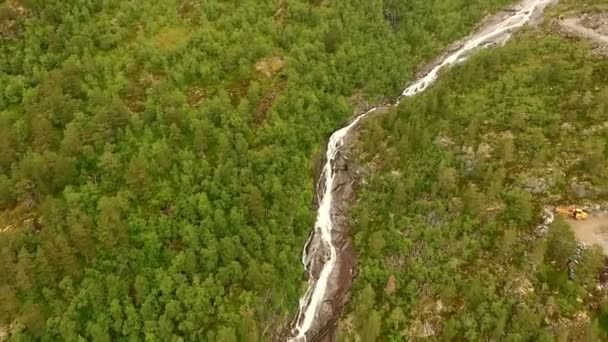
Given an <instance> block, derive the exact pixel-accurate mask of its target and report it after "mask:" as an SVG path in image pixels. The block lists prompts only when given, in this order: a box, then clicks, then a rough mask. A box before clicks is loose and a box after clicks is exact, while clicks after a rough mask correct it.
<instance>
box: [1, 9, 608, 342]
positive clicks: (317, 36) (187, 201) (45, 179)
mask: <svg viewBox="0 0 608 342" xmlns="http://www.w3.org/2000/svg"><path fill="white" fill-rule="evenodd" d="M511 3H513V1H512V0H272V1H254V0H238V1H236V0H157V1H136V0H4V1H3V0H0V85H2V86H0V331H6V332H7V336H6V337H7V339H8V340H11V341H100V342H101V341H209V342H215V341H217V342H230V341H268V340H273V339H274V338H275V337H276V336H277V334H279V332H280V331H282V330H283V329H285V327H286V326H287V325H288V324H289V322H290V321H291V320H292V318H293V316H294V314H295V311H296V310H297V305H298V298H299V297H300V296H301V295H302V293H303V292H304V290H305V288H306V278H305V274H304V270H303V267H302V264H301V262H300V258H301V252H302V248H303V246H304V244H305V242H306V240H307V238H308V235H309V234H310V231H311V229H312V227H313V225H314V219H315V208H314V197H315V196H314V192H315V177H316V176H317V173H318V170H317V169H318V165H319V164H320V163H321V162H322V158H323V154H324V151H323V149H324V147H325V144H326V140H327V138H328V136H329V135H330V134H331V132H332V131H334V130H335V129H337V128H339V127H342V126H343V125H344V124H345V123H346V122H348V120H349V119H350V118H351V117H352V116H353V114H354V113H357V112H359V111H360V110H361V109H363V108H366V107H368V106H370V105H372V104H375V103H380V102H385V101H388V100H392V99H394V98H395V97H396V96H397V95H398V94H399V93H400V92H401V91H402V90H403V88H404V87H405V86H406V85H407V84H408V82H410V81H411V80H412V79H413V78H414V75H415V73H416V72H417V71H418V70H419V69H420V68H421V67H422V66H423V65H425V64H426V63H427V62H428V61H429V60H431V59H433V58H434V57H436V56H437V55H439V54H440V53H441V52H442V51H443V50H444V49H445V48H446V47H447V46H448V45H450V43H452V42H454V41H457V40H458V39H460V38H462V37H464V36H465V35H467V34H468V33H469V32H470V31H471V30H473V29H474V28H475V27H476V25H477V23H479V22H480V21H481V20H482V19H483V18H484V17H485V16H487V15H488V14H490V13H494V12H496V11H498V10H499V9H501V8H504V7H505V6H507V5H509V4H511ZM587 3H588V4H590V5H591V4H593V5H598V4H604V3H605V0H594V1H587ZM576 8H579V1H574V0H564V1H562V3H561V4H560V5H559V6H558V7H557V8H555V9H553V12H552V14H551V15H557V13H559V12H560V11H573V10H575V9H576ZM589 51H590V45H589V44H588V43H584V42H574V41H572V40H568V39H565V38H563V37H560V36H557V35H555V34H551V33H548V32H547V29H546V28H543V29H540V30H533V29H529V30H527V31H526V32H524V33H522V34H520V35H517V37H516V39H515V40H514V41H512V42H510V43H509V44H508V45H507V46H506V47H500V48H496V49H495V50H494V49H493V50H487V51H484V52H482V53H479V54H478V55H477V56H475V57H474V58H472V59H471V60H470V61H469V62H467V63H465V64H462V65H459V66H457V67H455V68H453V69H452V70H450V71H448V72H445V73H444V74H442V76H441V79H440V81H439V82H438V83H437V84H436V85H435V86H433V87H432V88H430V89H429V91H428V93H425V94H422V95H420V96H417V97H415V98H412V99H408V100H406V101H403V103H402V104H401V106H400V107H399V108H397V109H395V110H393V111H391V112H390V113H388V114H387V115H385V116H382V117H380V116H378V117H374V118H370V120H367V121H366V122H365V125H363V126H362V132H361V134H360V136H359V140H358V144H357V147H356V151H357V153H359V156H358V157H357V163H359V164H360V165H364V166H367V167H368V168H369V170H370V172H369V177H368V179H367V180H366V181H367V182H366V184H365V185H362V186H361V188H360V192H359V194H358V200H357V202H356V203H355V204H353V206H352V208H351V209H350V214H351V217H352V231H353V236H354V241H355V246H356V249H357V253H358V254H359V257H358V259H359V270H358V277H357V278H356V279H355V281H354V286H353V291H352V300H351V302H350V303H349V304H348V306H347V308H346V311H345V314H344V317H343V318H342V319H341V320H340V322H339V327H340V328H339V331H338V335H339V339H340V340H341V341H363V342H368V341H404V340H411V339H416V338H417V336H419V332H420V331H421V330H425V329H423V328H424V327H425V326H427V325H430V326H432V328H433V330H434V332H435V335H432V336H429V337H427V338H429V339H431V340H446V341H449V340H455V341H462V340H468V341H480V340H505V341H537V340H540V341H553V340H560V341H567V340H572V339H584V340H586V341H595V340H606V339H608V331H606V329H602V328H601V327H606V326H608V304H607V303H606V299H605V298H602V297H601V296H599V295H598V294H597V293H595V292H593V286H592V284H594V279H595V277H596V274H597V271H598V270H599V268H600V267H601V266H602V263H603V259H602V256H601V253H600V252H599V251H598V250H596V249H588V250H585V251H584V252H583V253H582V256H581V262H580V264H579V265H578V266H577V268H576V272H575V277H570V274H569V268H568V267H569V266H568V261H569V260H570V258H572V256H573V255H574V254H576V253H577V251H576V243H575V241H574V238H573V236H572V233H571V232H570V231H569V229H568V227H567V226H566V225H565V224H564V223H563V222H562V221H560V220H557V221H556V222H555V223H554V224H553V225H552V227H551V229H550V231H549V232H548V233H547V235H546V236H544V237H543V238H542V239H535V238H534V237H533V229H534V227H535V225H536V223H537V221H538V213H539V212H540V208H541V206H542V204H543V203H546V202H547V201H552V200H554V197H555V195H556V194H560V195H562V196H565V199H568V198H569V197H571V196H572V194H571V193H569V192H568V189H569V186H570V181H571V180H572V178H573V177H578V179H582V180H584V181H586V182H588V183H589V184H592V185H594V186H596V187H606V186H608V174H606V173H605V172H604V170H605V167H606V166H608V159H607V158H608V149H606V147H605V144H606V143H608V133H607V132H606V131H605V130H603V131H602V130H599V131H593V133H591V134H589V135H580V134H576V132H583V131H585V130H587V129H588V128H590V127H593V126H594V125H595V124H597V123H598V122H604V121H606V120H608V116H607V115H608V114H607V113H608V86H607V85H608V60H603V59H600V58H597V57H594V56H593V55H592V54H590V53H589ZM564 123H568V124H569V125H568V126H567V128H568V129H565V128H564V126H563V124H564ZM463 132H464V133H463ZM573 132H574V133H573ZM563 156H569V157H573V156H580V158H574V157H573V159H572V160H574V162H573V163H564V162H565V161H568V160H570V159H568V158H563ZM557 170H562V171H563V172H562V173H560V172H557ZM522 174H526V175H530V176H532V175H539V174H541V175H551V177H553V178H552V179H553V182H552V183H551V187H550V188H549V189H548V190H547V192H546V193H544V194H540V195H530V194H529V192H527V191H525V190H524V188H523V185H522V183H521V180H522V179H521V177H520V176H521V175H522ZM597 199H598V200H601V199H604V198H602V197H601V195H598V198H597ZM493 208H498V209H493ZM489 209H491V210H489ZM571 278H572V279H571ZM438 303H440V304H438ZM585 315H586V316H585ZM583 316H584V317H583ZM585 317H586V319H585ZM0 339H2V338H1V337H0Z"/></svg>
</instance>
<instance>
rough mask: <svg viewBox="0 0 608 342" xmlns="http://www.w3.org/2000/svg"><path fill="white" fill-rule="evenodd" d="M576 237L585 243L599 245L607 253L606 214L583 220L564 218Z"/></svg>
mask: <svg viewBox="0 0 608 342" xmlns="http://www.w3.org/2000/svg"><path fill="white" fill-rule="evenodd" d="M566 221H567V222H568V223H569V224H570V227H572V230H573V231H574V235H575V236H576V239H577V240H578V241H579V242H581V243H583V244H585V245H589V246H590V245H599V246H601V247H602V249H603V250H604V253H605V254H606V255H608V214H602V215H600V216H595V217H593V216H592V217H589V218H588V219H586V220H583V221H576V220H573V219H566Z"/></svg>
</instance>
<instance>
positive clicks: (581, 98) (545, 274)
mask: <svg viewBox="0 0 608 342" xmlns="http://www.w3.org/2000/svg"><path fill="white" fill-rule="evenodd" d="M604 3H605V2H602V1H596V2H595V3H594V4H588V5H586V6H583V5H581V4H580V3H578V2H574V1H564V2H562V3H561V4H560V5H559V6H558V7H556V8H554V9H552V12H551V15H553V16H554V17H555V18H557V17H559V16H564V15H565V16H569V15H574V14H576V13H579V12H581V11H583V12H593V11H594V10H595V9H599V8H601V7H597V6H598V5H599V4H604ZM592 5H593V6H592ZM562 13H565V14H562ZM551 22H552V21H551V20H550V19H549V20H547V23H546V24H545V25H544V26H542V27H541V28H540V29H530V30H527V31H526V32H524V33H522V34H519V35H517V36H516V37H515V38H514V39H513V40H512V41H511V42H509V43H507V45H506V46H504V47H499V48H496V49H493V50H486V51H483V52H481V53H479V54H478V55H476V56H474V57H472V58H471V59H470V60H469V61H467V62H466V63H464V64H462V65H460V66H457V67H454V68H452V69H451V70H449V71H448V72H445V73H444V74H443V75H442V76H441V77H440V79H439V81H438V82H437V84H436V85H434V86H433V87H431V88H430V89H429V90H427V92H426V93H424V94H421V95H418V96H416V97H414V98H412V99H407V100H404V101H402V103H401V104H400V106H399V108H397V109H396V110H393V111H391V112H390V113H388V114H386V115H382V116H378V117H374V118H373V119H371V120H369V121H367V122H366V124H365V126H364V127H363V129H362V131H361V133H360V136H359V138H358V143H357V145H356V146H355V148H354V150H353V151H351V153H352V154H353V155H356V156H358V161H357V162H356V163H357V164H358V165H360V166H361V167H363V168H366V169H367V172H366V174H367V176H366V177H364V179H363V181H362V184H361V187H360V190H359V192H358V200H357V202H356V204H354V205H353V207H352V208H351V210H350V214H351V217H352V222H351V227H352V229H353V233H354V240H355V244H356V249H357V251H358V254H359V272H358V275H357V278H356V279H355V281H354V284H353V300H351V302H350V304H349V306H348V309H347V312H346V314H345V315H344V317H343V319H342V321H341V323H340V332H339V336H340V340H341V341H355V340H358V339H360V340H362V341H374V340H383V341H402V340H444V341H450V340H455V341H463V340H466V341H480V340H505V341H553V340H564V341H566V340H567V341H599V340H606V339H608V330H606V327H608V291H607V289H608V286H607V285H608V284H606V281H607V280H608V279H606V277H605V273H604V275H603V276H601V272H602V271H603V270H605V268H606V267H607V265H608V262H606V256H605V255H604V254H602V249H601V248H600V247H596V246H586V247H581V246H580V244H579V243H578V242H577V241H576V239H575V235H574V233H573V231H572V230H571V229H570V227H569V225H568V223H567V221H566V220H564V219H562V218H556V219H555V220H554V221H553V223H552V224H550V226H549V227H546V226H543V224H542V222H543V219H547V216H546V214H544V212H545V210H544V209H545V208H547V207H548V208H551V206H555V205H559V204H563V203H568V204H570V203H575V204H578V205H581V206H584V207H585V208H590V213H591V214H592V215H604V214H605V210H606V209H605V208H606V207H605V203H606V202H607V201H608V191H606V189H608V174H607V173H606V172H605V170H606V167H607V166H608V164H607V163H608V159H607V158H608V153H607V152H606V148H605V145H606V142H608V131H607V130H606V129H605V126H604V124H605V122H607V121H608V116H607V115H608V112H607V110H606V109H607V108H608V107H606V106H608V60H606V58H605V56H602V55H601V54H597V53H595V50H596V48H597V47H596V44H597V42H593V41H591V40H586V39H582V40H581V39H578V38H577V39H572V38H567V37H566V36H564V35H562V34H559V33H554V32H553V31H552V30H553V29H554V27H555V25H553V24H551ZM602 208H604V209H602ZM551 216H552V215H551ZM604 272H605V271H604ZM602 286H603V287H602Z"/></svg>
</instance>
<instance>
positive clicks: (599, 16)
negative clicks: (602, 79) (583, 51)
mask: <svg viewBox="0 0 608 342" xmlns="http://www.w3.org/2000/svg"><path fill="white" fill-rule="evenodd" d="M551 27H552V28H553V30H554V31H556V32H558V33H560V34H562V35H564V36H566V37H568V38H583V39H590V40H591V41H593V43H594V44H595V46H596V50H595V51H594V53H595V54H597V55H601V56H608V13H606V12H602V13H594V14H589V13H585V14H582V15H581V16H579V17H571V18H565V19H562V20H554V21H553V22H552V23H551Z"/></svg>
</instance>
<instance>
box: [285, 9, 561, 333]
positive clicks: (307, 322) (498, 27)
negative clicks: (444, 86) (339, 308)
mask: <svg viewBox="0 0 608 342" xmlns="http://www.w3.org/2000/svg"><path fill="white" fill-rule="evenodd" d="M553 1H554V0H524V1H522V2H520V3H519V4H518V5H515V6H512V7H511V8H510V9H509V10H506V11H504V12H503V13H502V14H501V15H497V16H496V17H494V18H493V19H491V20H490V21H489V22H488V23H487V24H486V25H484V26H482V27H481V28H480V29H479V30H478V31H477V32H475V33H474V34H472V35H470V36H469V37H467V38H466V39H464V40H463V41H462V44H460V45H459V46H458V48H457V49H455V50H453V51H451V52H449V53H447V54H445V55H444V56H442V57H441V58H439V59H438V60H437V62H436V63H434V64H433V67H432V68H431V69H430V71H428V72H427V73H425V74H424V75H423V76H422V77H420V78H419V79H417V80H415V81H414V82H413V83H412V84H411V85H410V86H409V87H407V88H406V89H405V90H404V91H403V93H402V94H401V96H400V97H399V98H398V99H397V100H396V101H395V103H394V104H392V105H389V106H382V107H375V108H372V109H370V110H368V111H366V112H365V113H363V114H360V115H359V116H357V117H356V118H355V119H354V120H353V121H352V122H350V123H349V124H348V125H347V126H345V127H343V128H340V129H339V130H337V131H335V132H334V133H333V134H332V135H331V137H330V138H329V142H328V143H327V150H326V162H325V165H324V167H323V171H322V173H321V177H320V180H319V184H318V185H317V196H318V202H319V208H318V210H317V220H316V223H315V227H314V230H313V232H312V233H311V236H310V238H309V239H308V241H307V242H306V245H305V246H304V252H303V254H302V264H303V265H304V268H305V269H306V271H307V273H308V276H309V282H308V289H307V290H306V293H305V294H304V296H303V297H302V298H300V307H299V312H298V315H297V317H296V319H295V321H294V326H293V329H292V337H291V338H290V339H289V341H290V342H305V341H307V339H309V338H311V336H312V337H314V336H317V334H318V332H319V331H320V330H322V329H323V327H324V326H325V325H327V324H328V323H329V321H330V320H332V319H333V318H335V317H332V316H335V313H331V312H330V313H327V312H326V311H322V310H321V308H322V306H323V304H324V303H326V302H328V301H330V300H331V298H328V293H329V292H331V291H330V290H331V287H332V286H340V284H332V282H331V281H330V279H331V278H332V276H335V273H336V272H338V271H339V270H338V269H339V267H340V262H339V259H340V255H339V250H338V248H337V247H336V242H335V240H336V239H335V237H334V235H333V234H332V233H334V230H335V229H336V222H335V215H334V212H333V211H332V210H333V208H335V206H336V203H334V201H335V200H336V199H335V198H334V191H335V188H336V168H335V165H336V158H337V156H338V155H339V151H340V148H341V147H342V146H343V145H344V141H345V138H346V137H347V136H348V134H349V133H350V132H351V130H352V129H353V128H354V127H355V126H357V125H358V124H359V123H360V122H361V120H363V119H364V118H365V117H367V116H369V115H370V114H372V113H374V112H376V111H378V110H379V108H383V109H386V108H387V107H390V106H396V105H398V104H399V102H400V100H401V99H402V98H403V97H410V96H414V95H416V94H419V93H421V92H423V91H425V90H426V89H427V88H428V87H429V86H430V85H432V84H433V83H434V82H435V80H436V79H437V77H438V75H439V72H440V71H441V70H442V69H443V68H444V67H446V66H449V65H453V64H456V63H460V62H463V61H465V60H466V59H467V58H468V56H470V54H471V53H472V52H474V51H476V50H478V49H480V48H484V47H488V46H493V45H497V44H502V43H504V42H506V41H507V40H508V39H509V38H510V37H511V34H512V33H513V32H514V31H515V30H517V29H519V28H521V27H523V26H524V25H526V24H527V23H528V22H530V20H532V19H535V18H539V17H540V15H541V14H542V12H543V10H544V9H545V7H546V6H547V5H549V4H550V3H552V2H553ZM319 260H320V261H321V265H319ZM315 267H316V268H317V269H318V268H319V267H321V268H320V272H313V268H315ZM315 273H318V274H315ZM351 274H354V273H352V270H351ZM343 290H344V291H348V290H349V289H343ZM328 316H329V317H328Z"/></svg>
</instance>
